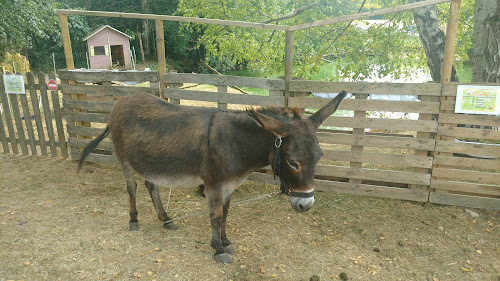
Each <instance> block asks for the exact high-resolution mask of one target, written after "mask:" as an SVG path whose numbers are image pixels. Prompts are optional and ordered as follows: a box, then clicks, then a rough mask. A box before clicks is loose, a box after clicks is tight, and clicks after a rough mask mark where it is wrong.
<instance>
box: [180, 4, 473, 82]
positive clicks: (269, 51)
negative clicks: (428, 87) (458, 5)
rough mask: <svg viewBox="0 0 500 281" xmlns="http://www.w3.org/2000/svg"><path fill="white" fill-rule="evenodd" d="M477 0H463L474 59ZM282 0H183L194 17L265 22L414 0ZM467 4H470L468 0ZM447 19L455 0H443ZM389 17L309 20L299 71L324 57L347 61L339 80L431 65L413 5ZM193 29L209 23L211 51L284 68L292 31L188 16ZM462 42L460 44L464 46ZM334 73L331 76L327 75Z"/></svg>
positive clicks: (299, 47) (308, 71)
mask: <svg viewBox="0 0 500 281" xmlns="http://www.w3.org/2000/svg"><path fill="white" fill-rule="evenodd" d="M473 1H474V0H464V1H463V2H462V6H463V8H462V11H465V12H462V13H461V20H460V25H459V32H460V34H459V36H458V42H457V49H456V54H457V58H460V59H461V60H464V59H467V57H468V56H467V52H468V51H469V50H470V49H471V47H472V45H471V34H472V28H471V27H472V25H473V22H472V21H473V18H472V10H473ZM362 3H364V2H363V1H362V0H351V1H326V0H316V1H305V0H300V1H282V0H259V1H255V0H254V1H248V0H223V1H216V2H214V1H209V0H180V2H179V6H178V10H177V14H179V15H184V16H190V17H203V18H214V19H227V20H234V21H249V22H265V21H268V20H271V19H276V18H279V17H282V16H285V15H289V14H292V13H294V12H295V11H297V10H298V9H300V8H301V7H308V8H309V9H306V10H305V11H304V12H302V13H300V14H298V15H297V16H295V17H293V18H288V19H285V20H281V21H279V22H275V21H273V22H271V23H277V24H283V25H289V26H290V25H296V24H302V23H308V22H313V21H317V20H322V19H326V18H332V17H338V16H343V15H349V14H355V13H357V12H358V11H359V10H361V11H365V10H372V9H381V8H388V7H393V6H397V5H402V4H405V3H406V1H403V0H397V1H387V0H373V1H370V2H368V3H364V5H363V4H362ZM464 6H465V7H464ZM436 7H437V9H438V11H440V13H439V15H440V19H441V21H442V23H443V26H445V24H446V23H447V19H446V17H447V15H448V14H447V10H448V9H449V8H448V7H449V4H448V3H446V4H442V5H437V6H436ZM377 19H381V20H382V21H381V22H379V23H376V24H371V25H369V26H363V24H362V23H361V22H353V23H347V22H346V23H339V24H331V25H328V26H322V27H315V28H309V29H307V30H302V31H297V32H295V33H294V65H295V66H296V67H294V75H296V76H300V77H304V78H306V79H310V78H311V77H313V76H314V74H315V73H317V72H318V71H319V70H320V69H321V66H322V65H323V64H324V61H323V59H324V58H326V59H328V60H336V61H341V63H339V64H338V65H337V66H338V67H337V72H338V75H337V73H332V74H331V76H330V79H331V80H337V79H349V80H363V79H366V78H367V77H369V76H370V75H371V74H373V73H374V71H376V73H378V75H379V76H380V77H382V76H386V75H392V77H394V78H395V79H397V78H400V77H406V76H411V75H413V74H414V73H416V72H417V71H419V70H422V69H424V70H425V69H426V56H425V53H424V50H423V47H422V45H421V43H420V40H419V37H418V33H417V31H416V26H415V25H414V24H413V15H412V13H411V11H407V12H401V13H396V14H388V15H385V16H384V17H378V18H377ZM184 28H185V30H186V32H193V31H195V30H203V35H202V36H201V37H200V38H199V40H198V46H199V47H204V48H205V49H206V57H217V58H219V60H222V59H223V58H226V59H230V60H231V61H233V62H234V63H236V64H241V65H246V66H247V67H248V68H250V69H256V70H261V71H265V72H267V73H275V72H276V71H279V72H280V73H283V72H284V71H283V65H284V32H280V31H271V30H259V29H250V28H238V27H221V26H214V25H201V24H184ZM459 45H460V46H459ZM326 79H328V78H326Z"/></svg>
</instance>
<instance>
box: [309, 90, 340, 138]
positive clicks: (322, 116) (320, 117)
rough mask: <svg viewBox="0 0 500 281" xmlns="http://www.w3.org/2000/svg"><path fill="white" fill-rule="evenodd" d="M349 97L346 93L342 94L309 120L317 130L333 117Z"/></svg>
mask: <svg viewBox="0 0 500 281" xmlns="http://www.w3.org/2000/svg"><path fill="white" fill-rule="evenodd" d="M346 95H347V93H346V91H342V92H340V93H339V94H338V95H337V96H336V97H335V98H334V99H333V100H331V101H330V102H329V103H327V104H326V105H325V106H323V107H322V108H321V109H320V110H318V111H316V113H314V114H313V115H311V117H309V120H310V121H311V122H312V124H313V126H314V127H315V128H316V129H317V128H318V127H319V126H320V125H321V123H323V122H324V121H325V120H326V118H328V117H329V116H330V115H332V114H333V113H334V112H335V111H336V110H337V108H338V107H339V105H340V102H341V101H342V100H343V99H344V98H345V96H346Z"/></svg>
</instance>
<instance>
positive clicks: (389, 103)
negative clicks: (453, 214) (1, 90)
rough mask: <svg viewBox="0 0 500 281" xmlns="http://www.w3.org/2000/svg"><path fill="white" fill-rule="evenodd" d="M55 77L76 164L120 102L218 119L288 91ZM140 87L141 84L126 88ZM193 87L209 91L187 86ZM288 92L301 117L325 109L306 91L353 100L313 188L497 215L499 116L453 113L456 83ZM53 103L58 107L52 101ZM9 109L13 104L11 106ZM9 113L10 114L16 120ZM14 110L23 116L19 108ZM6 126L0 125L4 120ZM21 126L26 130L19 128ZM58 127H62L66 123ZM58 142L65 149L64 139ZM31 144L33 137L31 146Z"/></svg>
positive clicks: (174, 77) (219, 83)
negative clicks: (206, 109) (163, 105)
mask: <svg viewBox="0 0 500 281" xmlns="http://www.w3.org/2000/svg"><path fill="white" fill-rule="evenodd" d="M28 77H29V76H28ZM59 78H60V79H61V88H62V93H63V97H62V101H63V105H64V109H65V110H64V116H65V121H66V122H67V127H66V129H67V139H68V143H69V146H70V149H71V157H72V159H77V158H78V156H79V151H80V149H81V147H83V146H85V145H86V144H87V142H88V139H89V138H92V137H95V136H96V135H97V134H99V133H100V132H101V130H102V128H103V127H104V126H105V124H106V122H107V120H108V114H109V112H110V110H111V108H112V106H113V104H114V101H115V100H117V99H119V98H120V97H121V96H123V95H128V94H134V93H137V92H148V93H150V94H153V95H160V93H161V95H163V97H164V98H165V99H168V100H169V101H170V102H172V103H176V104H183V105H197V106H212V107H218V108H220V109H223V110H224V109H242V108H245V107H246V106H267V105H275V106H284V105H285V96H284V91H285V83H284V81H283V80H280V79H260V78H249V77H236V76H221V75H201V74H185V73H169V74H166V75H165V76H164V77H163V80H164V82H165V84H166V85H167V87H166V88H164V89H160V88H158V81H159V79H158V74H157V73H156V72H114V71H104V72H88V71H61V72H60V73H59ZM137 83H140V84H139V85H136V86H130V84H137ZM193 84H203V85H211V86H199V87H191V85H193ZM42 86H43V85H41V84H39V86H38V87H40V88H41V87H42ZM231 86H238V87H250V88H258V89H263V90H264V91H265V92H266V93H267V94H265V95H263V96H262V95H248V94H241V93H239V92H236V91H232V90H230V87H231ZM289 88H290V91H291V95H290V98H289V99H288V105H289V106H290V107H297V108H299V109H300V110H301V111H302V112H303V113H304V114H306V115H307V114H310V113H311V112H313V111H314V110H315V109H318V108H320V107H321V106H322V105H324V104H325V103H326V102H327V101H328V100H327V99H321V98H311V97H310V96H308V94H309V93H310V92H321V93H338V92H340V91H341V90H346V91H348V92H350V93H354V94H353V96H354V98H352V99H348V100H344V101H343V103H342V105H341V107H340V110H341V111H342V112H343V115H342V116H331V117H330V118H329V119H327V120H326V121H325V123H324V127H322V128H321V129H320V130H319V132H318V138H319V140H320V142H321V146H322V148H323V151H324V156H323V158H322V160H321V161H320V163H319V165H318V167H317V171H316V187H317V189H320V190H325V191H334V192H342V193H350V194H360V195H369V196H377V197H387V198H397V199H404V200H412V201H421V202H427V201H430V202H434V203H443V204H451V205H463V206H472V207H482V208H491V209H499V210H500V180H498V179H499V178H500V146H499V145H498V143H499V142H500V131H498V130H495V128H496V127H499V126H500V117H496V116H479V115H464V114H456V113H455V112H454V104H455V95H456V88H457V85H456V84H446V85H442V84H438V83H366V82H356V83H344V82H320V81H299V80H294V81H292V82H290V85H289ZM36 89H38V88H36ZM44 91H45V93H46V94H47V91H46V89H45V90H43V89H42V92H44ZM51 94H52V95H53V96H52V97H53V98H54V97H55V95H56V94H57V93H55V92H51ZM375 94H377V95H379V94H384V95H392V96H401V95H416V96H418V99H417V100H409V101H395V100H372V99H370V95H375ZM4 96H5V95H2V99H4ZM40 96H41V97H42V96H43V95H41V94H40ZM58 97H59V96H58ZM59 98H60V97H59ZM13 100H14V98H13V97H11V99H10V102H12V101H13ZM42 102H43V97H42ZM21 103H22V98H21ZM14 104H16V102H15V101H14ZM53 104H54V101H53ZM56 107H57V108H58V106H56ZM56 107H55V108H56ZM13 108H14V106H12V112H14V115H20V114H16V113H15V109H13ZM17 108H23V107H22V104H21V107H17ZM55 108H54V110H53V112H54V116H55V115H56V111H57V110H56V109H55ZM44 111H45V110H44ZM370 112H379V113H380V112H382V113H384V114H376V115H374V114H370ZM394 112H402V113H408V114H411V115H412V116H418V118H416V119H415V118H412V119H409V118H408V119H405V118H399V117H396V116H398V115H397V114H391V113H394ZM380 116H383V118H381V117H380ZM57 118H58V117H56V118H55V119H57ZM59 118H60V117H59ZM10 119H12V118H11V117H7V115H6V116H5V120H10ZM14 119H15V120H16V122H13V121H12V122H11V123H12V124H14V123H15V124H16V126H17V123H18V122H17V120H18V119H19V118H14ZM19 120H21V121H20V123H22V122H23V121H24V120H25V119H22V118H21V119H19ZM35 121H36V118H35ZM35 121H32V122H35ZM58 122H59V123H61V124H62V120H60V121H58ZM7 123H8V122H7ZM28 123H30V122H28ZM28 126H29V125H28ZM28 126H27V127H28ZM2 127H3V125H2ZM7 127H8V126H7ZM7 127H6V128H7ZM11 127H14V125H11ZM56 127H57V126H56ZM9 130H10V129H6V131H9ZM18 131H19V129H18ZM27 131H29V129H28V128H27ZM58 132H59V129H58ZM61 132H62V129H61ZM28 135H29V133H28ZM33 135H36V134H35V131H34V133H33ZM11 136H12V133H10V131H9V133H8V134H7V136H6V137H4V136H3V135H0V137H2V144H3V147H4V151H7V152H8V151H9V150H6V147H7V148H9V146H8V145H7V144H10V146H11V147H10V148H13V147H14V146H15V147H17V146H18V145H19V146H20V147H21V148H22V147H27V146H29V145H27V144H26V143H29V141H25V144H24V145H23V144H22V143H21V136H19V138H14V139H13V140H14V141H17V142H16V143H15V145H12V144H13V142H12V140H11V139H12V138H11ZM18 139H19V140H18ZM29 139H30V138H28V140H29ZM38 139H40V137H38ZM47 139H48V138H47ZM56 139H57V140H60V139H61V140H64V136H62V137H61V136H59V137H58V138H55V137H54V141H55V140H56ZM4 140H7V141H4ZM4 143H5V144H4ZM36 143H37V142H36V138H35V143H34V145H35V146H36ZM54 143H57V144H59V145H60V146H58V147H60V150H61V151H62V150H64V151H66V149H65V148H64V149H63V147H62V146H61V144H62V143H64V145H65V144H66V142H65V141H63V142H54ZM39 149H40V150H41V149H42V145H40V147H39ZM25 150H26V154H28V153H29V152H27V149H25ZM12 151H13V150H12ZM13 152H14V153H16V152H15V151H13ZM23 153H24V151H23ZM32 154H34V153H32ZM51 154H53V155H54V153H51ZM63 156H64V155H63ZM88 161H92V162H101V163H117V161H116V158H115V156H114V155H113V145H112V142H111V141H110V139H109V138H107V139H105V140H104V141H102V142H101V143H100V144H99V146H98V147H97V150H96V151H94V153H92V154H90V156H89V157H88ZM250 179H252V180H259V181H266V182H269V183H274V184H278V182H276V181H274V180H273V176H272V172H271V171H270V168H269V167H267V168H265V169H263V170H262V171H259V172H257V173H254V174H252V175H251V176H250Z"/></svg>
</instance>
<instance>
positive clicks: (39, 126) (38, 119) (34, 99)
mask: <svg viewBox="0 0 500 281" xmlns="http://www.w3.org/2000/svg"><path fill="white" fill-rule="evenodd" d="M44 82H45V80H40V79H38V84H39V85H40V89H41V85H42V84H43V83H44ZM28 85H29V91H30V96H31V106H32V107H33V114H34V115H35V125H36V131H37V134H38V139H39V140H40V151H41V152H42V155H44V156H47V143H46V142H45V132H44V130H43V123H42V113H41V112H40V108H39V107H38V106H39V103H38V96H37V94H36V85H35V75H34V74H33V73H31V72H29V73H28Z"/></svg>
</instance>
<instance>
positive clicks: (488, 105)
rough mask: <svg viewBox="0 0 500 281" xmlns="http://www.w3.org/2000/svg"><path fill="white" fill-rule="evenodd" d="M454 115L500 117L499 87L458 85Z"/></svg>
mask: <svg viewBox="0 0 500 281" xmlns="http://www.w3.org/2000/svg"><path fill="white" fill-rule="evenodd" d="M455 113H470V114H486V115H500V87H496V86H476V85H459V86H458V87H457V100H456V103H455Z"/></svg>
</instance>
